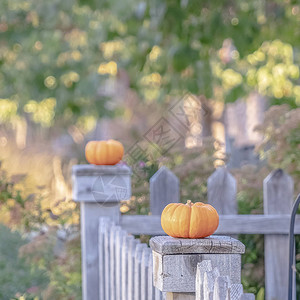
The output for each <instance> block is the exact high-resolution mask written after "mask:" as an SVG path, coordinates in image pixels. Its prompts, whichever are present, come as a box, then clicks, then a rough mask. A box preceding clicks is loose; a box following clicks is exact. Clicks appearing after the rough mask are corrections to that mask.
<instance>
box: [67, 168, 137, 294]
mask: <svg viewBox="0 0 300 300" xmlns="http://www.w3.org/2000/svg"><path fill="white" fill-rule="evenodd" d="M130 175H131V169H130V168H129V167H127V166H121V165H116V166H93V165H78V166H74V167H73V169H72V180H73V184H72V188H73V195H72V197H73V199H74V201H80V202H81V204H80V208H81V249H82V298H83V300H89V299H93V300H98V299H99V297H100V295H103V291H100V290H99V288H102V287H103V282H102V283H101V279H100V278H99V249H98V247H97V246H95V245H98V243H99V241H98V238H99V232H98V225H99V217H102V216H106V217H110V218H111V220H113V221H115V222H116V223H119V220H120V205H119V202H120V200H122V199H128V198H130V195H131V187H130ZM108 178H111V180H107V179H108ZM99 182H101V183H102V185H101V186H99ZM101 189H102V190H101ZM98 192H100V194H99V193H98ZM106 192H109V193H106ZM95 193H96V194H95ZM104 239H105V237H104ZM106 246H107V245H106V244H105V241H104V247H105V249H106ZM105 253H106V250H105ZM105 270H107V272H108V271H109V269H108V268H105ZM105 277H107V276H105ZM105 286H106V282H105ZM106 293H108V294H107V295H106V296H107V297H109V292H108V291H105V294H106ZM107 299H109V298H107Z"/></svg>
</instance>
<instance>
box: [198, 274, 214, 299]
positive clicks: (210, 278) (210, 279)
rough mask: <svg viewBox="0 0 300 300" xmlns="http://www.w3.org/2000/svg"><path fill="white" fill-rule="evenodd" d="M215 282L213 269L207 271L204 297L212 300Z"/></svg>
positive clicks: (204, 279)
mask: <svg viewBox="0 0 300 300" xmlns="http://www.w3.org/2000/svg"><path fill="white" fill-rule="evenodd" d="M214 283H215V278H214V273H213V272H212V271H207V272H205V273H204V276H203V299H205V300H212V298H213V294H214ZM200 299H201V298H200Z"/></svg>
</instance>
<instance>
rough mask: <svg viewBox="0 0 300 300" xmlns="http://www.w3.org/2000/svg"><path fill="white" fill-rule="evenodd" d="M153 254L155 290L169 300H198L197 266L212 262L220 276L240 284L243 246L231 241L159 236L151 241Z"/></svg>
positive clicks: (236, 241) (213, 238)
mask: <svg viewBox="0 0 300 300" xmlns="http://www.w3.org/2000/svg"><path fill="white" fill-rule="evenodd" d="M150 246H151V248H152V254H153V270H154V274H153V280H154V286H155V287H157V288H158V289H159V290H160V291H163V292H167V299H173V300H175V299H176V300H189V299H195V290H196V288H195V281H196V270H197V264H198V263H200V262H201V261H203V260H210V261H211V267H212V268H215V267H217V268H218V270H219V272H220V275H221V276H228V277H229V278H230V281H231V282H232V283H240V281H241V254H242V253H244V251H245V247H244V245H243V244H242V243H241V242H239V241H238V240H235V239H233V238H230V237H226V236H210V237H207V238H204V239H177V238H172V237H170V236H157V237H153V238H152V239H151V240H150Z"/></svg>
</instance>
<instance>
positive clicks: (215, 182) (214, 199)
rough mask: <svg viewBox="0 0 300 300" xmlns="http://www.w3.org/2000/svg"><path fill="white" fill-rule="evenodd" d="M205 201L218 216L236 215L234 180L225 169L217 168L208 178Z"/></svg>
mask: <svg viewBox="0 0 300 300" xmlns="http://www.w3.org/2000/svg"><path fill="white" fill-rule="evenodd" d="M207 199H208V203H209V204H211V205H212V206H213V207H214V208H215V209H216V210H217V211H218V213H219V214H220V215H234V214H236V213H237V202H236V180H235V178H234V177H233V176H232V175H231V174H230V173H229V172H228V171H227V169H226V168H218V169H217V170H216V171H215V172H214V173H213V174H212V175H211V176H210V177H209V178H208V180H207Z"/></svg>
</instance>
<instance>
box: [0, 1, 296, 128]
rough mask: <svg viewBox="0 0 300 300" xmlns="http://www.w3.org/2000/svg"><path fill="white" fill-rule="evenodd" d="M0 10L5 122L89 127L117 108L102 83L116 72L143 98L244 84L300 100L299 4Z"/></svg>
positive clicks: (225, 90)
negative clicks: (22, 119) (21, 120)
mask: <svg viewBox="0 0 300 300" xmlns="http://www.w3.org/2000/svg"><path fill="white" fill-rule="evenodd" d="M86 4H88V5H86ZM0 10H1V11H2V12H5V14H2V16H1V18H0V34H1V35H0V70H1V73H0V98H1V100H0V107H1V113H0V121H1V122H6V121H9V120H11V118H15V116H16V115H26V116H27V118H28V119H31V120H32V121H33V122H35V123H38V124H40V125H41V126H43V127H49V126H51V125H53V124H54V122H57V123H58V124H60V125H61V127H63V126H65V125H70V124H76V125H77V126H78V128H80V129H81V130H82V132H83V133H84V132H88V131H90V130H91V129H93V128H94V126H95V124H96V119H97V118H99V117H102V116H112V115H114V114H115V113H120V110H117V109H115V107H114V106H112V105H110V104H109V102H108V97H109V96H111V91H110V90H114V86H112V87H110V88H109V85H108V83H111V82H113V81H114V80H118V75H119V74H120V71H121V70H126V72H127V73H128V75H129V86H130V88H132V89H135V90H136V91H137V92H138V94H139V95H140V97H141V99H143V100H145V101H147V102H149V101H163V100H164V99H167V97H166V96H169V95H178V94H179V95H180V94H182V93H183V92H185V91H189V92H191V93H194V94H198V95H200V94H201V95H205V96H206V98H213V99H214V100H220V101H224V100H225V101H235V100H236V99H237V98H239V97H241V96H243V95H247V94H248V93H249V91H250V90H252V91H253V90H257V91H258V92H260V93H261V94H263V95H266V96H268V97H269V98H270V99H271V103H272V102H273V103H279V102H283V101H284V102H288V103H289V104H290V105H291V106H292V107H294V106H297V105H299V102H300V86H299V67H298V64H299V62H300V56H299V54H298V49H299V44H300V38H299V37H300V31H299V30H298V29H297V28H299V21H300V5H299V3H298V2H297V1H293V0H287V1H284V2H282V1H276V0H273V1H259V0H255V1H251V2H249V1H246V0H242V1H230V2H224V1H213V2H212V1H207V0H202V1H198V0H180V1H179V0H176V1H174V0H164V1H158V0H155V1H149V2H143V1H140V0H124V1H121V2H120V1H117V0H112V1H97V2H96V1H94V0H82V1H80V2H79V3H78V2H76V1H75V0H66V1H59V0H53V1H50V2H49V1H46V0H41V1H39V2H36V1H34V0H28V1H25V0H3V1H1V3H0Z"/></svg>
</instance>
